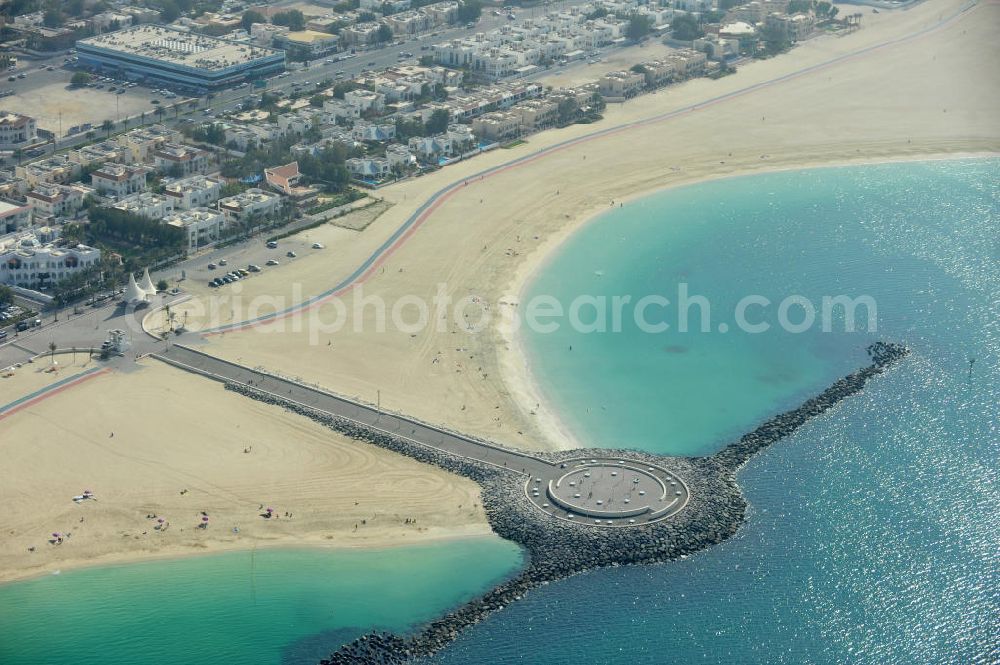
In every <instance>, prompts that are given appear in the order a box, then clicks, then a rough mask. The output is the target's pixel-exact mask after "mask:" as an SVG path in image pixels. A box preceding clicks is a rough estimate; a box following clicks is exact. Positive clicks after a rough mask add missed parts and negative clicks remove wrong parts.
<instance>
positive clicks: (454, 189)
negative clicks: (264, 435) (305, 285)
mask: <svg viewBox="0 0 1000 665" xmlns="http://www.w3.org/2000/svg"><path fill="white" fill-rule="evenodd" d="M978 5H979V0H969V2H966V3H965V4H963V5H962V6H961V7H959V8H957V9H956V10H954V11H953V12H952V13H950V14H948V15H947V16H940V17H939V18H938V19H937V20H936V21H934V22H933V23H931V24H930V25H928V26H926V27H924V28H921V29H918V30H916V31H915V32H911V33H909V34H905V35H901V36H898V37H895V38H891V39H886V40H884V41H881V42H876V43H874V44H869V45H868V46H863V47H861V48H859V49H857V50H856V51H851V52H848V53H845V54H842V55H839V56H835V57H833V58H830V59H828V60H823V61H820V62H818V63H815V64H813V65H809V66H807V67H803V68H801V69H797V70H793V71H791V72H789V73H786V74H782V75H779V76H776V77H774V78H770V79H766V80H763V81H758V82H756V83H752V84H750V85H747V86H744V87H742V88H737V89H736V90H731V91H729V92H724V93H722V94H719V95H716V96H714V97H709V98H708V99H704V100H701V101H699V102H694V103H691V104H688V105H687V106H682V107H680V108H676V109H672V110H670V111H666V112H663V113H658V114H654V115H652V116H649V117H646V118H640V119H637V120H633V121H626V122H624V123H621V124H617V125H613V126H611V127H606V128H603V129H599V130H596V131H594V132H590V133H586V134H583V135H581V136H575V137H571V138H568V139H565V140H563V141H558V142H556V143H553V144H551V145H547V146H545V147H543V148H541V149H539V150H536V151H534V152H530V153H528V154H526V155H522V156H520V157H516V158H514V159H512V160H510V161H508V162H504V163H501V164H496V165H494V166H490V167H487V168H484V169H481V170H479V171H475V172H473V173H471V174H469V175H467V176H466V177H464V178H459V179H456V180H454V181H452V182H450V183H447V184H445V185H444V186H443V187H441V188H440V189H438V190H437V191H435V192H433V193H432V194H431V195H430V196H429V197H428V198H427V199H426V200H425V201H424V203H422V204H421V205H420V206H418V207H417V208H416V209H415V210H414V211H413V213H412V214H411V215H410V216H408V217H407V218H406V219H405V220H404V221H403V223H402V224H401V225H400V226H399V227H398V228H397V229H396V230H395V231H394V232H392V233H391V235H390V236H389V237H388V238H387V239H386V240H385V242H383V243H382V244H381V245H380V246H379V247H378V248H377V249H376V250H375V252H374V253H372V254H370V255H369V256H368V257H367V258H366V259H365V260H364V261H363V262H362V263H361V265H359V266H358V267H357V268H356V269H355V270H354V271H353V272H351V273H350V274H349V275H348V276H347V277H345V278H344V279H343V280H341V281H340V282H339V283H338V284H336V285H335V286H333V287H331V288H329V289H327V290H326V291H324V292H322V293H320V294H319V295H316V296H312V297H310V298H307V299H305V300H303V301H302V302H300V303H297V304H295V305H292V306H290V307H287V308H285V309H283V310H280V311H277V312H273V313H270V314H266V315H261V316H258V317H256V318H254V319H252V320H249V321H241V322H236V323H230V324H225V325H222V326H218V327H216V328H212V329H207V330H203V331H201V334H202V335H204V336H210V335H216V334H222V333H226V332H235V331H239V330H244V329H246V328H250V327H253V326H256V325H259V324H262V323H267V322H271V321H277V320H280V319H283V318H285V317H287V316H290V315H293V314H295V313H297V312H300V311H304V310H308V309H310V308H312V307H316V306H318V305H321V304H323V303H324V302H326V301H328V300H330V299H331V298H334V297H336V296H338V295H341V294H342V293H344V292H345V291H346V290H347V289H349V288H351V287H352V286H355V285H357V284H359V283H363V282H364V281H365V280H366V279H367V278H368V277H369V276H371V275H372V274H374V272H375V270H376V269H377V268H378V267H379V266H380V265H382V263H383V262H384V261H385V260H386V259H388V258H389V257H390V256H391V255H392V254H393V252H395V251H396V250H397V249H399V247H400V246H402V245H403V244H404V243H405V242H406V240H407V239H408V238H409V237H410V236H412V234H413V233H415V232H416V231H417V230H418V229H419V228H420V226H421V225H422V224H423V223H424V222H425V221H427V219H428V218H429V217H430V216H431V214H432V213H433V212H434V210H435V209H437V208H438V207H439V206H440V205H443V204H444V203H446V202H447V201H448V199H450V198H451V197H452V196H454V195H455V194H456V193H458V192H460V191H462V189H463V188H464V187H465V186H467V185H468V184H469V183H470V182H475V181H481V180H485V179H486V178H490V177H493V176H496V175H499V174H502V173H504V172H506V171H510V170H512V169H516V168H518V167H521V166H525V165H528V164H531V163H533V162H535V161H537V160H540V159H543V158H545V157H548V156H551V155H553V154H557V153H559V152H561V151H563V150H566V149H568V148H572V147H575V146H578V145H583V144H585V143H588V142H590V141H594V140H598V139H601V138H606V137H608V136H613V135H615V134H619V133H621V132H625V131H628V130H630V129H635V128H640V127H645V126H647V125H652V124H656V123H660V122H664V121H667V120H671V119H674V118H679V117H683V116H685V115H688V114H690V113H694V112H696V111H699V110H703V109H705V108H710V107H713V106H715V105H717V104H721V103H723V102H727V101H731V100H733V99H739V98H740V97H742V96H744V95H747V94H752V93H754V92H758V91H760V90H765V89H767V88H769V87H771V86H773V85H778V84H781V83H784V82H787V81H793V80H796V79H799V78H801V77H804V76H807V75H809V74H812V73H815V72H817V71H822V70H824V69H827V68H829V67H834V66H836V65H838V64H841V63H844V62H850V61H852V60H855V59H858V58H861V57H864V56H866V55H869V54H871V53H875V52H878V51H880V50H883V49H887V48H891V47H893V46H897V45H900V44H906V43H909V42H912V41H915V40H919V39H921V38H923V37H925V36H927V35H931V34H933V33H935V32H937V31H938V30H942V29H945V28H947V27H948V26H949V25H951V23H952V22H954V21H956V20H958V19H959V18H961V17H962V16H963V15H965V14H966V13H968V12H969V11H971V10H973V9H974V8H976V7H977V6H978Z"/></svg>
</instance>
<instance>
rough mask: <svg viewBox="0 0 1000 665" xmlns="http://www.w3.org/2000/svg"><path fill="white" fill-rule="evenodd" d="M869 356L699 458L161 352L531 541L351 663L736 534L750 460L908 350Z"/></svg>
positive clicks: (501, 531)
mask: <svg viewBox="0 0 1000 665" xmlns="http://www.w3.org/2000/svg"><path fill="white" fill-rule="evenodd" d="M868 353H869V356H870V357H871V359H872V362H871V364H870V365H869V366H867V367H865V368H862V369H860V370H858V371H856V372H853V373H852V374H849V375H847V376H845V377H844V378H842V379H839V380H838V381H836V382H835V383H834V384H833V385H832V386H830V387H829V388H827V389H826V390H825V391H823V392H822V393H820V394H819V395H817V396H816V397H813V398H811V399H809V400H807V401H806V402H805V403H803V404H802V405H801V406H799V407H797V408H796V409H793V410H791V411H788V412H786V413H783V414H781V415H778V416H776V417H774V418H772V419H770V420H768V421H767V422H765V423H763V424H762V425H761V426H760V427H758V428H757V429H755V430H754V431H752V432H750V433H748V434H746V435H744V436H743V437H741V438H740V439H739V440H738V441H736V442H734V443H732V444H730V445H728V446H726V447H725V448H723V449H722V450H721V451H719V452H718V453H716V454H715V455H712V456H710V457H695V458H682V457H664V456H658V455H652V454H649V453H644V452H640V451H629V450H599V449H586V450H575V451H568V452H560V453H535V454H527V453H523V452H521V451H517V450H513V449H510V448H506V447H504V446H501V445H498V444H496V443H492V442H488V441H483V440H480V439H476V438H474V437H469V436H465V435H462V434H459V433H457V432H452V431H449V430H446V429H444V428H440V427H435V426H433V425H429V424H427V423H422V422H420V421H417V420H415V419H412V418H407V417H404V416H401V415H398V414H387V413H384V412H381V411H379V410H378V409H376V408H373V407H371V406H368V405H364V404H360V403H357V402H354V401H352V400H349V399H346V398H343V397H340V396H337V395H334V394H332V393H329V392H327V391H324V390H322V389H320V388H316V387H313V386H307V385H305V384H302V383H300V382H297V381H294V380H291V379H287V378H284V377H279V376H276V375H273V374H270V373H268V372H264V371H262V370H257V369H251V368H247V367H243V366H241V365H238V364H235V363H231V362H228V361H224V360H222V359H219V358H215V357H213V356H210V355H208V354H205V353H203V352H201V351H197V350H195V349H192V348H189V347H184V346H177V345H174V346H172V347H171V348H169V349H168V350H167V351H165V352H163V353H160V354H157V355H156V356H155V357H157V358H159V359H161V360H163V361H164V362H167V363H170V364H172V365H175V366H177V367H180V368H182V369H185V370H188V371H192V372H196V373H198V374H201V375H203V376H206V377H208V378H211V379H213V380H216V381H219V382H221V383H223V384H224V385H225V387H226V389H228V390H233V391H235V392H238V393H241V394H243V395H246V396H247V397H250V398H252V399H256V400H260V401H262V402H267V403H270V404H276V405H280V406H283V407H285V408H286V409H288V410H290V411H293V412H295V413H299V414H301V415H303V416H305V417H308V418H312V419H313V420H315V421H317V422H320V423H322V424H324V425H326V426H328V427H330V428H331V429H334V430H336V431H338V432H342V433H344V434H346V435H348V436H350V437H352V438H354V439H357V440H359V441H363V442H366V443H369V444H371V445H376V446H379V447H382V448H385V449H388V450H393V451H395V452H398V453H400V454H403V455H407V456H409V457H411V458H413V459H416V460H419V461H422V462H426V463H428V464H434V465H436V466H439V467H441V468H443V469H446V470H448V471H452V472H454V473H457V474H459V475H462V476H465V477H467V478H471V479H472V480H475V481H476V482H477V483H479V485H480V487H481V488H482V498H483V507H484V509H485V511H486V515H487V518H488V519H489V521H490V525H491V527H492V528H493V530H494V531H495V532H496V533H497V534H498V535H500V536H501V537H503V538H507V539H509V540H512V541H514V542H517V543H519V544H520V545H521V546H522V547H524V549H525V550H526V552H527V555H528V557H527V564H526V567H525V569H524V570H523V571H521V573H520V574H519V575H517V576H516V577H514V578H512V579H510V580H507V581H505V582H503V583H501V584H499V585H498V586H496V587H494V588H493V589H491V590H490V591H488V592H486V593H485V594H484V595H483V596H481V597H479V598H476V599H475V600H472V601H470V602H468V603H466V604H465V605H462V606H461V607H459V608H457V609H455V610H453V611H452V612H450V613H448V614H447V615H445V616H444V617H441V618H440V619H437V620H435V621H432V622H430V623H428V624H426V625H424V626H422V627H420V628H419V629H417V630H416V631H415V632H414V633H413V634H410V635H408V636H405V637H401V636H398V635H393V634H389V633H373V634H370V635H365V636H363V637H361V638H359V639H357V640H355V641H353V642H351V643H349V644H346V645H344V646H342V647H340V648H339V649H338V650H337V651H336V652H334V653H332V654H331V655H330V656H329V657H328V658H324V659H322V660H321V661H320V663H321V665H340V664H346V663H365V664H368V663H373V664H374V663H405V662H407V661H410V660H412V659H414V658H419V657H422V656H427V655H430V654H433V653H434V652H436V651H438V650H440V649H441V648H442V647H444V646H445V645H446V644H448V642H450V641H451V640H453V639H455V637H456V636H457V635H458V633H459V632H460V631H461V630H463V629H464V628H466V627H468V626H470V625H473V624H475V623H477V622H479V621H481V620H482V619H484V618H485V617H487V616H489V614H491V613H492V612H495V611H497V610H500V609H503V608H504V607H505V606H507V605H508V604H510V603H512V602H515V601H517V600H519V599H520V598H521V597H523V595H524V594H525V593H528V592H529V591H530V590H531V589H533V588H536V587H538V586H540V585H542V584H546V583H548V582H551V581H555V580H559V579H563V578H565V577H569V576H571V575H574V574H576V573H579V572H582V571H585V570H590V569H594V568H600V567H605V566H619V565H628V564H643V563H654V562H660V561H667V560H670V559H675V558H678V557H681V556H686V555H689V554H693V553H695V552H698V551H700V550H703V549H705V548H707V547H710V546H712V545H714V544H717V543H720V542H722V541H724V540H726V539H727V538H729V537H730V536H732V535H733V534H734V533H736V531H737V530H739V527H740V525H741V524H742V523H743V520H744V516H745V512H746V507H747V504H746V500H745V499H744V497H743V495H742V493H741V492H740V489H739V486H738V485H737V483H736V478H735V473H736V471H737V470H738V469H739V467H740V466H742V465H743V464H745V463H746V461H747V460H748V459H749V458H750V457H751V456H753V455H754V454H755V453H757V452H759V451H760V450H763V449H764V448H766V447H767V446H769V445H771V444H772V443H774V442H775V441H778V440H780V439H781V438H783V437H786V436H788V435H789V434H791V433H793V432H794V431H795V430H796V429H798V428H799V427H801V426H802V425H803V424H804V423H806V422H807V421H808V420H809V419H811V418H814V417H816V416H818V415H821V414H822V413H824V412H825V411H827V410H828V409H830V408H832V407H834V406H835V405H836V404H837V403H839V402H840V401H841V400H843V399H845V398H847V397H850V396H851V395H854V394H856V393H858V392H860V391H861V390H862V389H863V388H864V387H865V385H866V384H867V382H868V381H869V380H870V379H872V378H873V377H875V376H877V375H878V374H880V373H882V372H884V371H885V370H886V369H887V368H888V367H890V366H891V365H892V364H894V363H896V362H898V361H899V360H901V359H902V358H903V357H905V356H906V354H907V353H908V350H907V349H906V348H905V347H903V346H901V345H897V344H889V343H883V342H879V343H876V344H873V345H872V346H870V347H869V348H868Z"/></svg>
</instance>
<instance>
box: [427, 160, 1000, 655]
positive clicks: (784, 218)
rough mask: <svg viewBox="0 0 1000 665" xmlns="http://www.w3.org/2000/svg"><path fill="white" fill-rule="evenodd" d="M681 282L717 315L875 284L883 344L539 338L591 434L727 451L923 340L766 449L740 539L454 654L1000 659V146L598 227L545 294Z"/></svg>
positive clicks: (627, 574) (739, 186)
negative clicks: (981, 155)
mask: <svg viewBox="0 0 1000 665" xmlns="http://www.w3.org/2000/svg"><path fill="white" fill-rule="evenodd" d="M678 281H685V282H687V283H688V284H689V285H690V293H693V294H702V295H705V296H706V297H707V298H708V300H709V301H710V303H711V305H712V312H713V323H714V320H715V316H716V315H715V312H716V311H718V316H719V318H718V319H717V320H718V321H730V322H731V321H732V319H731V318H729V319H727V318H726V317H727V314H726V312H728V311H732V305H733V304H734V303H735V302H737V301H738V300H739V299H740V298H742V297H743V296H745V295H747V294H763V295H765V296H767V297H768V298H769V299H770V300H772V301H773V302H774V303H778V302H780V301H781V300H782V299H783V298H785V297H786V296H788V295H794V294H798V295H803V296H805V297H806V298H808V299H810V300H813V299H815V302H817V303H819V302H821V298H822V296H823V295H839V294H848V295H851V296H858V295H862V294H868V295H871V296H872V297H873V298H874V299H875V300H876V302H877V315H878V329H877V333H874V334H868V333H865V334H858V333H855V334H843V333H837V332H836V326H831V327H833V328H834V331H833V332H829V333H823V332H822V331H821V329H820V330H810V331H807V332H799V333H789V332H784V331H782V330H780V329H779V328H780V326H774V328H772V330H771V331H768V332H766V333H757V334H745V333H740V332H733V331H732V330H731V331H730V332H728V333H726V334H720V333H719V332H718V331H717V329H716V328H715V327H714V325H713V331H712V332H706V333H699V332H695V333H686V334H682V333H677V332H676V331H673V328H672V329H671V330H672V331H673V332H670V331H668V333H664V334H661V335H655V334H650V333H641V332H638V331H637V330H636V329H628V328H626V329H625V330H624V332H623V333H621V334H617V335H615V334H606V335H600V334H594V333H581V332H574V331H573V330H572V329H570V327H569V326H567V327H566V328H563V329H560V330H559V331H558V332H556V333H550V334H530V333H529V334H527V336H526V339H525V342H526V345H527V346H528V350H529V353H530V354H531V360H532V361H533V365H532V366H533V368H534V372H535V375H536V380H537V381H538V383H539V385H540V387H541V388H542V390H543V391H544V394H545V396H546V398H547V399H548V400H550V401H551V403H553V404H555V405H557V407H558V408H559V410H560V412H561V413H562V415H563V417H564V418H565V420H566V421H567V423H568V424H569V425H570V426H571V427H572V428H573V429H574V431H575V433H576V434H577V436H578V437H579V438H580V439H582V440H583V441H585V442H586V443H589V444H593V445H603V444H609V445H631V446H635V447H638V448H644V449H647V450H651V451H655V452H660V453H666V454H674V453H676V454H702V453H711V452H713V451H715V450H717V449H718V448H720V447H721V446H722V445H724V444H725V442H727V441H728V440H730V439H731V438H733V437H735V436H737V435H739V434H740V433H741V432H744V431H746V430H749V429H751V428H753V427H754V426H755V424H757V423H758V422H759V421H760V420H762V419H764V418H766V417H768V416H769V415H771V414H773V413H775V412H777V411H781V410H783V409H787V408H789V407H792V406H794V405H796V404H798V403H799V402H800V401H801V400H802V399H803V398H804V397H806V396H808V395H810V394H813V393H815V392H817V391H819V390H821V389H822V388H823V387H825V386H826V385H827V384H828V383H830V382H831V381H832V380H834V379H835V378H837V377H838V376H840V375H842V374H845V373H847V372H849V371H851V370H853V369H855V368H857V367H858V366H860V365H862V364H865V360H864V353H863V349H864V346H865V345H866V344H867V343H868V342H869V341H870V340H871V339H875V338H881V339H887V340H894V341H903V342H906V343H907V344H908V345H910V347H911V348H912V351H913V353H912V355H911V356H910V357H909V358H908V359H907V360H906V361H904V362H903V363H902V364H901V365H899V366H898V367H897V368H895V369H893V370H892V371H891V372H889V373H888V374H886V375H884V376H882V377H879V378H878V379H876V380H875V381H873V382H872V383H871V384H870V385H869V387H868V388H867V389H866V390H865V392H864V393H863V394H861V395H859V396H856V397H852V398H851V399H849V400H847V401H846V402H844V403H842V404H841V405H840V406H839V407H838V408H837V409H835V410H834V411H833V412H832V413H829V414H827V415H825V416H823V417H822V418H820V419H817V420H814V421H812V422H811V423H809V424H808V425H807V426H806V427H805V428H804V429H802V430H800V431H799V432H798V433H796V434H795V435H794V436H792V437H790V438H789V439H786V440H784V441H782V442H780V443H779V444H778V445H776V446H774V447H773V448H771V449H770V450H768V451H766V452H765V453H764V454H762V455H760V456H758V457H757V458H755V459H754V460H752V461H751V463H750V464H749V465H748V466H747V467H746V468H745V469H744V470H743V471H742V472H741V473H740V476H739V480H740V483H741V485H742V487H743V488H744V491H745V492H746V495H747V497H748V499H749V501H750V504H751V511H750V515H749V520H748V522H747V524H746V526H745V527H744V528H743V529H742V531H741V532H740V533H739V535H738V536H737V537H736V538H734V539H733V540H731V541H729V542H727V543H724V544H723V545H721V546H719V547H716V548H714V549H711V550H708V551H706V552H703V553H701V554H698V555H696V556H693V557H691V558H689V559H686V560H683V561H676V562H671V563H667V564H663V565H658V566H650V567H628V568H619V569H613V570H604V571H599V572H594V573H589V574H585V575H581V576H578V577H575V578H571V579H569V580H565V581H562V582H559V583H556V584H551V585H548V586H547V587H545V588H543V589H541V590H539V591H536V592H533V593H532V594H530V595H529V596H528V597H527V598H526V599H525V600H523V601H522V602H519V603H516V604H515V605H513V606H511V607H510V608H508V609H506V610H504V611H503V612H501V613H499V614H497V615H495V616H493V617H492V618H490V619H489V620H487V621H485V622H484V623H483V624H481V625H479V626H477V627H476V628H474V629H472V630H471V631H468V632H467V633H465V634H463V635H462V636H461V638H460V639H459V640H458V641H457V642H456V643H455V644H454V645H453V646H451V647H450V648H448V649H447V650H446V651H445V652H444V653H443V654H442V655H440V656H439V657H438V658H436V659H435V661H434V662H436V663H439V664H440V665H445V664H447V665H457V664H466V663H481V662H492V663H547V664H550V665H558V664H562V663H566V664H577V663H622V664H634V663H675V662H676V663H790V664H801V663H824V664H826V663H829V664H840V663H879V664H881V663H890V664H895V663H920V664H931V663H941V664H946V663H947V664H952V663H996V662H1000V489H998V483H997V480H998V478H997V476H998V459H1000V160H997V159H977V160H961V161H933V162H919V163H899V164H885V165H873V166H862V167H849V168H830V169H816V170H809V171H801V172H785V173H774V174H768V175H758V176H752V177H745V178H735V179H729V180H720V181H715V182H709V183H704V184H700V185H696V186H692V187H685V188H681V189H677V190H673V191H666V192H663V193H660V194H657V195H654V196H651V197H649V198H647V199H645V200H643V201H640V202H637V203H634V204H631V205H628V206H625V207H624V208H616V209H614V210H612V211H609V212H608V213H607V214H605V215H603V216H601V217H600V218H598V219H597V220H595V221H594V222H593V223H591V224H590V225H588V226H587V227H585V228H584V229H583V230H582V231H581V232H580V233H578V234H577V235H575V236H574V237H573V238H572V239H571V241H570V242H569V243H568V244H567V245H566V246H565V247H563V248H562V250H561V251H560V252H559V253H558V255H557V256H555V257H554V258H553V260H552V261H551V262H550V263H549V265H548V266H546V268H545V269H544V270H543V272H542V273H541V275H540V276H539V277H538V279H537V280H536V281H535V283H534V284H532V285H531V287H530V288H529V290H528V292H527V293H526V294H525V295H526V297H531V296H532V295H537V294H548V295H554V296H556V297H557V298H559V299H560V300H561V301H564V302H567V303H568V302H569V301H570V300H572V298H574V297H575V296H576V295H578V294H580V293H590V294H603V295H607V296H611V295H615V294H619V295H620V294H628V293H631V294H640V295H641V294H648V293H651V292H661V293H665V294H669V293H674V294H676V283H677V282H678ZM818 309H819V307H818V306H817V310H818ZM800 312H801V310H800ZM789 318H790V319H792V320H793V321H794V322H798V321H800V320H801V316H799V317H796V316H794V315H792V314H790V315H789ZM663 320H664V321H667V322H669V321H671V319H670V315H669V314H667V315H665V316H664V317H663ZM753 320H754V321H756V322H760V321H763V320H767V319H766V315H764V313H763V312H762V311H761V310H757V311H756V312H755V316H754V317H753ZM771 320H774V321H777V317H776V313H775V317H774V318H773V319H771ZM570 345H572V347H573V350H572V351H570V350H569V347H570ZM970 358H974V359H975V362H974V363H973V364H972V371H971V374H970V371H969V369H970V367H969V360H970ZM602 407H604V408H602Z"/></svg>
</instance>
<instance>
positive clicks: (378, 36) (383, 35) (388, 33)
mask: <svg viewBox="0 0 1000 665" xmlns="http://www.w3.org/2000/svg"><path fill="white" fill-rule="evenodd" d="M391 41H392V28H390V27H389V26H388V25H386V24H385V23H383V24H382V25H380V26H379V27H378V30H376V31H375V42H376V43H379V44H384V43H386V42H391Z"/></svg>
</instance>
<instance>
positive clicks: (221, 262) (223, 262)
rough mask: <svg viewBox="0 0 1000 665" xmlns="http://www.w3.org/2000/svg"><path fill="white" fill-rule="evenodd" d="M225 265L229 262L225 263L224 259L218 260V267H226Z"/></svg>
mask: <svg viewBox="0 0 1000 665" xmlns="http://www.w3.org/2000/svg"><path fill="white" fill-rule="evenodd" d="M227 263H229V261H226V260H225V259H219V265H220V266H224V265H226V264H227Z"/></svg>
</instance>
